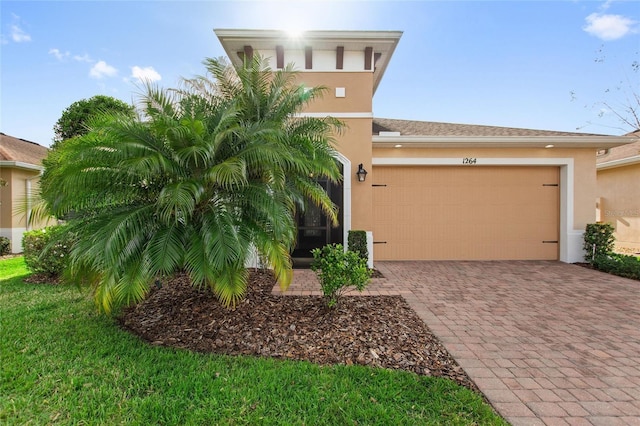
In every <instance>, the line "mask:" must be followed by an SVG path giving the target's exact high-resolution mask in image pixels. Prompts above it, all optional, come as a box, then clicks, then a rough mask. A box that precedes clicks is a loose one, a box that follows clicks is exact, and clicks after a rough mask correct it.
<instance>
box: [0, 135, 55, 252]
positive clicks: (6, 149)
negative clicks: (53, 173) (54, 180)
mask: <svg viewBox="0 0 640 426" xmlns="http://www.w3.org/2000/svg"><path fill="white" fill-rule="evenodd" d="M48 151H49V150H48V148H46V147H44V146H41V145H38V144H37V143H35V142H31V141H27V140H24V139H20V138H16V137H13V136H9V135H5V134H4V133H0V179H2V180H1V181H0V236H3V237H7V238H9V240H11V252H12V253H20V252H22V235H23V234H24V233H25V231H27V230H29V229H39V228H42V227H43V226H46V223H34V224H29V225H28V224H27V216H28V214H29V213H30V206H29V201H28V197H27V194H31V193H32V191H34V190H35V189H36V187H37V185H38V183H39V179H40V174H41V173H42V170H43V167H42V160H43V159H44V158H45V157H46V156H47V152H48Z"/></svg>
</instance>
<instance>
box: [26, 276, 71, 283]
mask: <svg viewBox="0 0 640 426" xmlns="http://www.w3.org/2000/svg"><path fill="white" fill-rule="evenodd" d="M23 281H24V282H25V283H29V284H48V285H59V284H61V283H62V278H61V277H57V276H52V275H48V274H31V275H29V276H28V277H27V278H25V279H24V280H23Z"/></svg>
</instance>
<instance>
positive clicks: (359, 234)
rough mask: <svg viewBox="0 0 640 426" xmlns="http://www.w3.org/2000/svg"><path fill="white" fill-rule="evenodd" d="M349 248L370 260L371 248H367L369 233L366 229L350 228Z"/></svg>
mask: <svg viewBox="0 0 640 426" xmlns="http://www.w3.org/2000/svg"><path fill="white" fill-rule="evenodd" d="M347 247H348V248H349V250H351V251H353V252H355V253H358V255H359V256H360V257H361V258H363V259H364V260H365V261H367V262H368V261H369V249H367V233H366V232H365V231H356V230H350V231H349V235H348V237H347Z"/></svg>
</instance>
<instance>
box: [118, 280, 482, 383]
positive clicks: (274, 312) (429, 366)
mask: <svg viewBox="0 0 640 426" xmlns="http://www.w3.org/2000/svg"><path fill="white" fill-rule="evenodd" d="M274 285H275V280H274V278H273V275H272V274H271V273H270V272H268V271H255V272H251V276H250V283H249V286H248V292H247V297H246V298H245V299H244V300H243V301H242V302H241V303H240V304H239V305H238V306H237V307H236V308H235V309H234V310H229V309H226V308H224V307H223V306H221V305H220V303H219V302H218V301H217V300H216V299H215V297H214V296H213V295H212V294H211V292H210V291H208V290H207V291H205V290H199V289H197V288H194V287H193V286H191V285H190V283H189V279H188V278H187V277H186V276H185V275H180V276H178V277H176V278H173V279H172V280H171V281H169V282H165V283H163V285H162V287H161V288H159V289H158V288H155V289H154V290H153V291H152V292H151V294H150V295H149V297H148V298H147V299H145V300H144V301H143V302H141V303H139V304H138V305H137V306H134V307H131V308H128V309H126V310H124V312H123V313H122V314H121V316H120V318H119V320H120V324H121V326H122V327H123V328H125V329H127V330H129V331H131V332H133V333H134V334H136V335H138V336H140V337H141V338H142V339H144V340H146V341H148V342H150V343H151V344H154V345H162V346H170V347H177V348H185V349H189V350H193V351H198V352H209V353H218V354H229V355H253V356H262V357H273V358H281V359H291V360H307V361H311V362H314V363H317V364H323V365H327V364H346V365H352V364H360V365H368V366H373V367H382V368H388V369H397V370H407V371H411V372H414V373H417V374H421V375H428V376H438V377H447V378H450V379H452V380H454V381H456V382H457V383H459V384H461V385H463V386H466V387H467V388H470V389H472V390H474V391H478V389H477V387H476V386H475V384H474V383H473V382H472V381H471V380H470V379H469V377H468V376H467V375H466V373H465V372H464V371H463V370H462V368H461V367H460V366H459V365H458V364H457V363H456V362H455V360H454V359H453V358H452V357H451V355H449V353H448V352H447V350H446V349H445V348H444V347H443V346H442V344H441V343H440V342H439V341H438V339H437V338H436V337H435V336H434V335H433V334H432V333H431V332H430V331H429V329H428V328H427V327H426V325H425V324H424V322H423V321H422V320H421V319H420V318H419V317H418V316H417V315H416V313H415V312H414V311H413V310H412V309H411V308H410V307H409V305H408V304H407V302H406V301H405V300H404V299H403V298H402V297H401V296H350V297H343V298H342V299H341V301H340V303H339V305H338V307H337V308H335V309H329V308H327V307H326V305H325V303H324V300H323V298H322V297H317V296H278V295H274V294H272V293H271V291H272V289H273V287H274Z"/></svg>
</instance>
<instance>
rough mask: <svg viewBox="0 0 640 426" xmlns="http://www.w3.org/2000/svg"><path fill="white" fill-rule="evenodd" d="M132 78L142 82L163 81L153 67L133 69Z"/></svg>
mask: <svg viewBox="0 0 640 426" xmlns="http://www.w3.org/2000/svg"><path fill="white" fill-rule="evenodd" d="M131 77H132V78H135V79H138V80H139V81H141V82H145V81H146V82H154V81H158V80H161V79H162V76H160V74H159V73H158V72H157V71H156V70H155V69H153V67H145V68H141V67H139V66H133V67H131Z"/></svg>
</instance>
